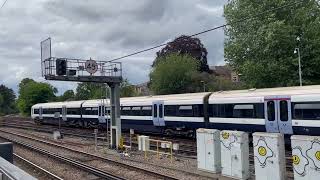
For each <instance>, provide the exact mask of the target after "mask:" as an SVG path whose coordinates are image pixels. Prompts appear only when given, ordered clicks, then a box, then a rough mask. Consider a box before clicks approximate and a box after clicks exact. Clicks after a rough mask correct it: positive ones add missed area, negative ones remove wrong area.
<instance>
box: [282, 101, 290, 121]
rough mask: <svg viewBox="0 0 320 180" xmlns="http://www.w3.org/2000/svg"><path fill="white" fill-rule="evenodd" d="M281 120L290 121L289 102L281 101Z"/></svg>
mask: <svg viewBox="0 0 320 180" xmlns="http://www.w3.org/2000/svg"><path fill="white" fill-rule="evenodd" d="M280 120H281V121H288V102H287V101H284V100H282V101H280Z"/></svg>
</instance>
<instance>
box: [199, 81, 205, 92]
mask: <svg viewBox="0 0 320 180" xmlns="http://www.w3.org/2000/svg"><path fill="white" fill-rule="evenodd" d="M200 82H201V83H202V84H203V92H206V84H205V82H204V81H200Z"/></svg>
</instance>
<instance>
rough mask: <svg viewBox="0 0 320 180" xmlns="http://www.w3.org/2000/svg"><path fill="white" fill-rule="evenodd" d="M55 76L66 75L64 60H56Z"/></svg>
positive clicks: (65, 62)
mask: <svg viewBox="0 0 320 180" xmlns="http://www.w3.org/2000/svg"><path fill="white" fill-rule="evenodd" d="M56 74H57V75H58V76H63V75H66V74H67V61H66V60H65V59H57V60H56Z"/></svg>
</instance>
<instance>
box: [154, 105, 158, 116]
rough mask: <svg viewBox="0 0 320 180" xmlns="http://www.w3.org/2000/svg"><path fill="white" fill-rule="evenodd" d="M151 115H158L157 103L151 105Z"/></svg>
mask: <svg viewBox="0 0 320 180" xmlns="http://www.w3.org/2000/svg"><path fill="white" fill-rule="evenodd" d="M153 117H155V118H156V117H158V111H157V104H154V105H153Z"/></svg>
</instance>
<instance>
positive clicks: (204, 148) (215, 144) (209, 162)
mask: <svg viewBox="0 0 320 180" xmlns="http://www.w3.org/2000/svg"><path fill="white" fill-rule="evenodd" d="M219 137H220V131H219V130H215V129H202V128H201V129H197V159H198V169H200V170H205V171H210V172H213V173H217V172H220V171H221V155H220V151H221V149H220V140H219Z"/></svg>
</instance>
